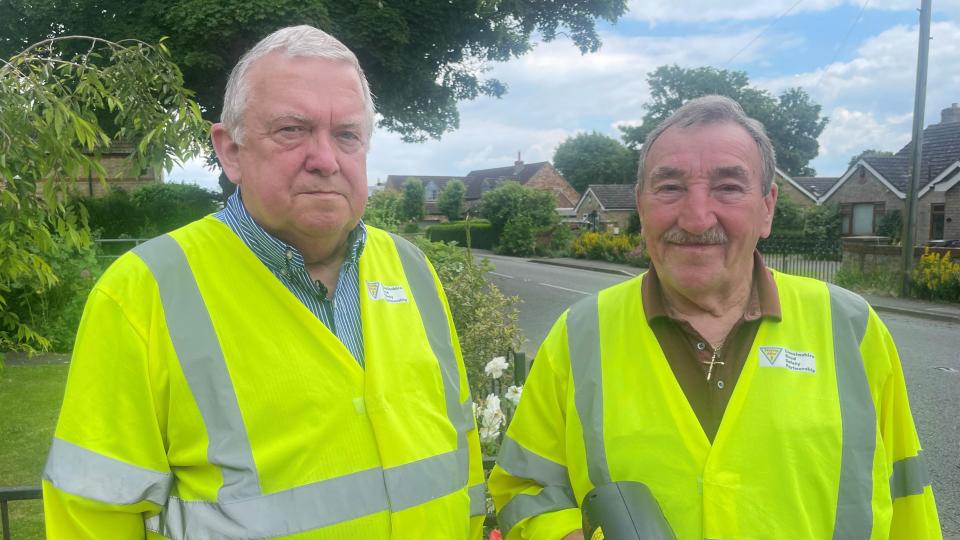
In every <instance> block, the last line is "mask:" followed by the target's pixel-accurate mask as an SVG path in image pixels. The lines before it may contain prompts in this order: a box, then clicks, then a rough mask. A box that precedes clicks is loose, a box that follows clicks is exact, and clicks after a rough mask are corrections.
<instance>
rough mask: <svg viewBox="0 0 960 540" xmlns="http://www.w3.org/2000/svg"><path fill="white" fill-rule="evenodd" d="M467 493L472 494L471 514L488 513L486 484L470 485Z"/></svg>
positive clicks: (482, 514) (481, 514)
mask: <svg viewBox="0 0 960 540" xmlns="http://www.w3.org/2000/svg"><path fill="white" fill-rule="evenodd" d="M467 493H469V494H470V515H471V516H485V515H487V486H486V484H483V483H480V484H477V485H475V486H470V487H469V488H468V489H467Z"/></svg>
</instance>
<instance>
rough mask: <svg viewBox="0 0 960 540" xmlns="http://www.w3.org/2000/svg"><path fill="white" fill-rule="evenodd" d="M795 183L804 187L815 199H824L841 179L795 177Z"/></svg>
mask: <svg viewBox="0 0 960 540" xmlns="http://www.w3.org/2000/svg"><path fill="white" fill-rule="evenodd" d="M791 178H793V181H794V182H796V183H798V184H800V185H801V186H803V189H805V190H807V191H809V192H810V193H812V194H813V196H814V197H822V196H824V195H825V194H826V193H827V192H828V191H830V188H832V187H833V186H834V184H836V183H837V180H840V178H839V177H827V176H793V177H791Z"/></svg>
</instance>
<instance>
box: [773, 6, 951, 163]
mask: <svg viewBox="0 0 960 540" xmlns="http://www.w3.org/2000/svg"><path fill="white" fill-rule="evenodd" d="M931 35H932V36H933V40H931V42H930V60H929V68H928V72H927V94H926V105H927V108H926V114H925V117H924V120H925V121H924V124H925V125H930V124H934V123H937V122H939V121H940V111H941V109H944V108H946V107H948V106H950V104H951V103H953V102H957V101H960V24H958V23H956V22H940V23H934V24H933V26H932V28H931ZM917 41H918V29H917V27H916V26H895V27H893V28H889V29H887V30H885V31H884V32H882V33H880V34H879V35H877V36H874V37H872V38H870V39H868V40H866V41H864V42H863V44H862V45H861V46H860V47H859V48H858V49H857V51H856V55H855V57H854V58H853V59H851V60H850V61H847V62H836V63H834V64H831V65H829V66H826V67H824V68H820V69H818V70H816V71H813V72H809V73H800V74H797V75H793V76H790V77H780V78H776V79H771V80H766V81H762V80H758V81H757V83H758V84H759V85H761V86H763V87H765V88H768V89H770V90H771V91H773V92H775V93H778V92H779V91H781V90H783V89H784V88H787V87H792V86H801V87H803V88H805V89H806V90H807V91H808V92H809V93H810V95H811V97H812V98H813V99H814V101H816V102H818V103H820V104H821V105H822V106H823V109H824V111H825V113H826V114H827V115H828V116H829V117H830V123H829V124H827V128H826V129H825V130H824V132H823V134H822V135H821V136H820V155H819V156H818V157H817V159H816V160H814V162H813V166H814V167H815V168H816V169H817V172H818V173H819V174H821V175H839V174H842V173H843V171H844V169H845V168H846V165H847V161H848V160H849V158H850V157H851V156H853V155H855V154H857V153H859V152H860V151H862V150H865V149H867V148H874V149H877V150H887V151H891V152H896V151H897V150H899V149H900V148H901V147H902V146H903V145H904V144H905V143H906V142H908V141H909V140H910V135H911V130H912V122H913V101H914V92H915V85H916V63H917Z"/></svg>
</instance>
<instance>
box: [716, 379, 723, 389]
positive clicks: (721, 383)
mask: <svg viewBox="0 0 960 540" xmlns="http://www.w3.org/2000/svg"><path fill="white" fill-rule="evenodd" d="M717 388H719V389H720V390H723V381H717Z"/></svg>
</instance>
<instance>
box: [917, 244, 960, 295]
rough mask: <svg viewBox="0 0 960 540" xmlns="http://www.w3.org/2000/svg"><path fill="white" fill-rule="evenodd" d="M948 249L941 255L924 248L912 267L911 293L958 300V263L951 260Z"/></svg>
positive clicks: (959, 273)
mask: <svg viewBox="0 0 960 540" xmlns="http://www.w3.org/2000/svg"><path fill="white" fill-rule="evenodd" d="M950 253H951V252H950V251H947V252H946V253H944V254H943V255H941V254H940V253H938V252H935V251H930V248H924V250H923V255H922V256H921V257H920V261H919V262H918V263H917V264H916V265H915V266H914V267H913V293H914V294H915V295H916V296H918V297H920V298H925V299H928V300H944V301H947V302H960V263H955V262H953V261H952V260H951V255H950Z"/></svg>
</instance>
